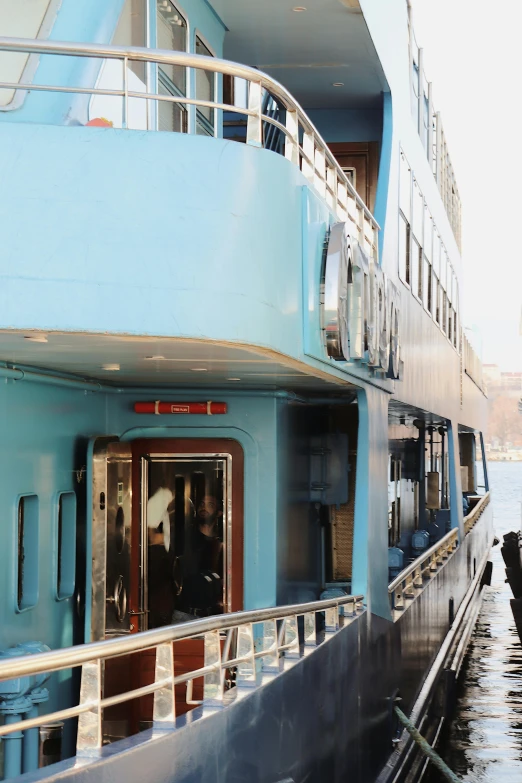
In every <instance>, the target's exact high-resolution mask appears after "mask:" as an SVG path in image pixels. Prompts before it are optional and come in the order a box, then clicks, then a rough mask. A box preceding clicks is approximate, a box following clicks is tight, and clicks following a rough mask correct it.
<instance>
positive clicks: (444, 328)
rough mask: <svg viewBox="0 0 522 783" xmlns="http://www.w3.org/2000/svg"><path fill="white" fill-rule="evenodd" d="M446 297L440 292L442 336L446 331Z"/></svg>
mask: <svg viewBox="0 0 522 783" xmlns="http://www.w3.org/2000/svg"><path fill="white" fill-rule="evenodd" d="M447 319H448V297H447V296H446V294H445V293H444V291H442V323H441V326H442V331H443V332H444V334H447V331H448V320H447Z"/></svg>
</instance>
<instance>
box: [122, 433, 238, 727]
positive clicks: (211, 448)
mask: <svg viewBox="0 0 522 783" xmlns="http://www.w3.org/2000/svg"><path fill="white" fill-rule="evenodd" d="M132 454H133V479H132V482H133V525H136V527H135V528H134V527H133V531H134V540H133V547H132V549H131V551H132V553H133V560H132V563H131V569H132V573H133V575H134V578H133V579H132V582H131V595H130V607H131V614H132V616H133V617H135V618H138V619H139V622H137V623H136V629H135V630H138V628H139V630H147V629H150V628H152V627H160V626H161V625H165V624H170V622H173V621H174V622H176V619H177V618H178V616H179V617H181V619H191V618H192V617H194V616H208V615H209V614H218V613H220V612H221V611H238V610H240V609H242V608H243V481H244V479H243V451H242V448H241V446H240V445H239V444H238V443H237V442H235V441H232V440H225V439H208V440H199V439H198V440H189V439H183V440H182V439H180V440H171V439H168V440H167V439H156V440H138V441H135V442H134V443H133V444H132ZM212 498H213V499H214V500H215V501H216V503H215V506H216V509H217V510H216V516H215V517H214V518H213V521H211V517H212V514H213V513H214V512H212V513H210V515H209V516H205V514H207V513H208V512H207V507H209V506H212ZM157 501H158V502H159V501H162V502H163V506H165V508H163V506H162V505H161V502H159V504H158V502H157ZM203 506H204V507H205V508H202V507H203ZM200 514H201V515H202V516H200ZM160 520H161V521H160ZM158 522H159V524H156V523H158ZM167 528H168V530H167ZM209 528H211V529H212V535H210V534H209V535H207V533H206V532H205V533H204V534H203V533H202V532H201V531H202V530H205V531H208V530H209ZM166 533H168V535H167V538H168V539H169V541H168V547H167V542H166ZM194 536H197V539H198V541H203V542H204V544H205V552H204V556H203V559H204V558H205V557H207V554H208V552H212V551H214V550H215V551H218V550H219V551H220V552H221V556H220V558H221V564H220V565H217V562H218V560H219V557H218V558H216V563H215V564H214V563H210V562H207V563H203V562H202V561H201V557H202V555H201V552H200V551H199V550H197V553H196V554H197V556H196V557H194V550H193V551H192V553H191V556H192V561H191V562H189V561H190V558H189V555H188V552H189V549H190V547H189V546H188V542H189V541H190V540H191V538H193V537H194ZM202 536H203V537H202ZM204 536H206V537H208V538H209V540H210V541H211V545H210V549H209V546H207V542H205V538H204ZM162 547H163V549H162ZM163 550H164V551H163ZM167 550H168V551H167ZM152 554H154V558H155V559H154V563H153V562H152V560H151V557H152ZM198 557H199V558H200V562H199V564H198V563H197V562H196V561H197V559H198ZM207 559H208V558H207ZM187 563H189V565H187ZM207 566H208V567H207ZM198 568H201V569H202V570H203V571H204V573H205V574H208V573H209V571H210V572H211V571H212V569H218V570H221V574H218V575H219V576H220V577H221V580H222V590H223V593H222V601H221V602H219V601H218V602H215V603H214V604H212V605H211V606H210V607H204V606H203V607H202V606H201V602H202V601H203V602H204V600H205V599H204V598H202V597H201V596H200V595H199V591H198V589H197V587H196V589H194V584H195V583H197V581H198V573H197V572H198ZM148 569H149V573H148V574H147V570H148ZM161 569H163V571H164V573H165V578H164V579H163V578H162V577H161V575H160V573H159V572H160V570H161ZM169 569H170V570H169ZM142 574H145V575H146V576H145V582H144V581H143V579H142V577H141V575H142ZM169 574H170V575H172V574H174V578H173V579H171V584H172V586H173V590H172V593H171V594H170V595H166V592H167V591H168V583H169ZM215 575H216V574H215V572H214V576H215ZM205 578H206V577H205ZM200 583H202V580H200ZM188 585H192V587H190V588H189V587H188ZM187 589H190V590H191V591H192V592H191V593H190V595H192V596H196V597H193V598H188V597H186V595H185V593H186V591H187ZM207 600H209V601H210V598H209V599H207ZM198 601H199V603H198ZM158 603H159V604H160V607H159V609H158ZM192 604H195V606H192ZM173 613H174V619H171V616H172V614H173ZM174 660H175V671H176V675H178V674H181V673H184V672H186V671H189V670H191V669H197V668H199V667H200V666H202V665H203V640H202V639H192V640H187V641H184V642H179V643H176V644H175V646H174ZM154 668H155V652H154V650H151V651H146V652H144V653H141V654H140V655H135V656H133V664H132V666H131V667H130V672H131V677H132V681H133V685H132V687H134V688H137V687H141V686H142V685H147V684H149V683H151V682H152V681H153V679H154ZM202 685H203V683H202V681H201V680H199V681H196V682H195V683H194V686H193V694H192V699H193V701H199V700H201V698H202V695H203V694H202ZM193 706H194V705H192V704H188V703H187V699H186V686H185V685H179V686H176V713H177V714H178V715H181V714H183V713H184V712H187V711H188V710H190V709H192V707H193ZM152 712H153V697H152V696H149V697H144V698H142V699H140V700H139V704H138V705H137V706H136V708H135V710H134V721H133V723H134V731H136V730H138V729H139V724H141V725H143V724H144V723H145V724H146V723H148V722H149V721H151V720H152Z"/></svg>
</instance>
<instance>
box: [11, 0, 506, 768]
mask: <svg viewBox="0 0 522 783" xmlns="http://www.w3.org/2000/svg"><path fill="white" fill-rule="evenodd" d="M305 2H306V6H297V5H295V6H294V5H292V2H287V0H264V1H263V2H262V3H259V2H254V0H181V1H180V2H179V3H178V2H177V0H89V2H87V0H26V1H25V2H24V3H21V2H20V0H3V1H2V2H1V3H0V36H1V37H0V181H1V183H2V187H1V190H0V269H1V275H2V287H1V294H0V305H1V306H0V379H1V385H0V405H1V407H0V420H1V424H2V427H1V432H2V440H1V445H0V461H1V465H2V471H1V474H0V476H1V477H0V513H1V516H0V520H1V521H0V525H1V528H0V529H1V531H2V541H3V547H2V551H1V552H0V573H1V574H2V576H1V585H2V589H1V593H0V595H1V600H0V627H1V631H0V650H1V652H0V739H1V740H2V741H1V743H0V754H1V758H2V770H3V779H6V780H7V779H14V778H17V777H19V776H22V779H23V780H24V781H51V780H52V781H54V780H56V781H58V780H59V781H64V782H65V781H67V782H69V781H70V782H71V783H73V782H74V783H84V782H85V783H87V781H94V780H95V781H112V780H127V781H141V780H143V779H147V780H150V781H151V783H160V781H170V782H171V783H181V782H182V781H183V783H192V782H193V781H194V782H195V781H198V782H203V781H219V783H229V782H232V781H252V782H254V781H255V782H256V783H290V782H291V781H292V783H304V781H308V782H310V781H329V783H338V782H339V783H340V781H345V780H347V779H349V780H351V781H354V783H366V782H368V781H379V783H392V781H399V780H403V779H406V777H408V780H412V781H413V780H415V779H418V778H420V776H421V775H422V773H423V770H424V766H425V762H424V760H423V758H420V757H419V756H418V755H417V754H416V750H415V747H414V746H413V744H412V743H411V740H410V737H409V735H408V734H407V733H405V732H403V730H402V726H401V725H400V724H399V722H398V719H397V714H396V712H395V706H396V705H398V704H400V706H401V709H402V710H403V711H404V713H406V714H407V715H408V716H409V717H410V719H411V720H412V721H413V723H414V724H415V725H416V726H417V727H418V728H419V730H420V731H421V732H422V733H423V734H424V735H425V736H426V737H427V739H428V740H429V741H430V742H432V743H433V742H435V741H436V738H437V736H438V732H439V731H440V728H441V726H442V724H443V721H444V720H445V718H446V716H447V715H448V713H449V711H450V710H451V704H452V700H453V697H454V688H455V682H456V679H457V677H458V673H459V671H460V667H461V665H462V661H463V658H464V655H465V651H466V647H467V643H468V640H469V637H470V634H471V630H472V628H473V625H474V622H475V619H476V616H477V613H478V610H479V607H480V600H481V591H482V587H483V585H484V584H485V583H487V581H488V578H489V574H490V566H489V565H488V556H489V550H490V547H491V544H492V541H493V532H492V514H491V506H490V505H489V498H490V495H489V485H488V474H487V465H486V459H485V451H484V442H483V438H482V431H483V429H484V422H485V412H486V397H485V393H484V387H483V382H482V368H481V362H480V359H479V357H478V356H477V354H476V353H475V351H474V349H473V346H472V345H471V343H470V342H469V340H468V338H467V337H466V333H465V331H464V328H463V324H462V322H461V305H460V303H461V285H462V261H461V256H460V198H459V194H458V188H457V184H456V180H455V176H454V172H453V167H452V164H451V159H450V156H449V152H448V143H447V139H446V136H445V134H444V129H443V126H442V122H441V117H440V114H439V113H438V112H437V111H436V110H435V108H434V103H433V96H432V85H431V83H429V82H428V81H427V77H426V74H425V71H424V65H423V52H422V49H420V48H419V47H418V45H417V42H416V39H415V36H414V32H413V26H412V19H411V11H410V8H409V5H408V4H407V3H406V2H405V0H388V2H386V3H383V2H379V0H305Z"/></svg>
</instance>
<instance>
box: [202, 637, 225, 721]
mask: <svg viewBox="0 0 522 783" xmlns="http://www.w3.org/2000/svg"><path fill="white" fill-rule="evenodd" d="M204 646H205V663H204V666H205V668H207V666H214V667H215V668H214V671H211V672H208V673H207V674H205V676H204V678H203V679H204V683H203V702H204V704H205V706H207V705H208V706H211V707H222V706H223V691H224V686H225V670H224V669H223V668H222V666H221V638H220V634H219V631H209V632H208V633H206V634H205V637H204Z"/></svg>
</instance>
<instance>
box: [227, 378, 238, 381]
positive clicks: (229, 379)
mask: <svg viewBox="0 0 522 783" xmlns="http://www.w3.org/2000/svg"><path fill="white" fill-rule="evenodd" d="M240 380H241V378H227V381H240Z"/></svg>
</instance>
